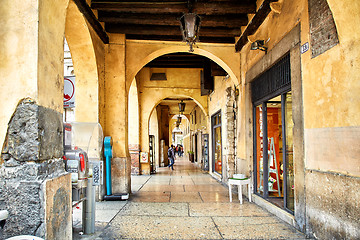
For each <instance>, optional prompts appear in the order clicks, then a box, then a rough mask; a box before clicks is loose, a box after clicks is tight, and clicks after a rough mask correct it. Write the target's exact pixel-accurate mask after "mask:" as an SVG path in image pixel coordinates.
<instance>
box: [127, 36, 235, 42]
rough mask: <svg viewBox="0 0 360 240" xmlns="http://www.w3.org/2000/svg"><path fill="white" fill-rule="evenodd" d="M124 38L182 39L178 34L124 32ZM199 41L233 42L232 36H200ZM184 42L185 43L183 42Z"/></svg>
mask: <svg viewBox="0 0 360 240" xmlns="http://www.w3.org/2000/svg"><path fill="white" fill-rule="evenodd" d="M126 39H130V40H159V41H180V42H181V41H182V37H181V36H180V35H176V36H174V35H173V36H171V35H168V36H159V35H133V34H126ZM199 39H200V43H201V42H203V43H223V44H234V43H235V38H234V37H204V36H200V37H199ZM184 44H186V43H184Z"/></svg>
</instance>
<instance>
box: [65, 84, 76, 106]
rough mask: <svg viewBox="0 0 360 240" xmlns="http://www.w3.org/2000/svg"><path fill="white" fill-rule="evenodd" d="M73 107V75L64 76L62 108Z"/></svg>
mask: <svg viewBox="0 0 360 240" xmlns="http://www.w3.org/2000/svg"><path fill="white" fill-rule="evenodd" d="M73 107H75V77H64V108H73Z"/></svg>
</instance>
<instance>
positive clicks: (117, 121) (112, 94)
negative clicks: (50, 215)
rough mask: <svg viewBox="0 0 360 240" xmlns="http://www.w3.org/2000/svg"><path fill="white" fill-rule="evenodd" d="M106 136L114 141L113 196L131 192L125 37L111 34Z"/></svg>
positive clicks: (106, 62)
mask: <svg viewBox="0 0 360 240" xmlns="http://www.w3.org/2000/svg"><path fill="white" fill-rule="evenodd" d="M104 133H105V134H104V135H105V136H111V137H112V139H113V159H112V163H111V173H112V188H113V189H112V190H113V193H130V191H131V158H130V154H129V150H128V101H127V93H126V86H125V35H124V34H111V35H110V43H109V44H108V46H107V52H106V55H105V127H104Z"/></svg>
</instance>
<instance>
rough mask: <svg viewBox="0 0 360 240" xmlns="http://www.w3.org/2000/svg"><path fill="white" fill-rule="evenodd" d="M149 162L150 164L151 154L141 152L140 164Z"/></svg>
mask: <svg viewBox="0 0 360 240" xmlns="http://www.w3.org/2000/svg"><path fill="white" fill-rule="evenodd" d="M148 162H149V153H148V152H140V163H148Z"/></svg>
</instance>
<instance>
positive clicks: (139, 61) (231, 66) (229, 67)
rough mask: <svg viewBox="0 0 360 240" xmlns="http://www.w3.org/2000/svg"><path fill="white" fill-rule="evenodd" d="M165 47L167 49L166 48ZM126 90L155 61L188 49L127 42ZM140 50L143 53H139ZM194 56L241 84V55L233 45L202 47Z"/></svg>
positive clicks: (195, 51) (170, 45)
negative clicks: (219, 69)
mask: <svg viewBox="0 0 360 240" xmlns="http://www.w3.org/2000/svg"><path fill="white" fill-rule="evenodd" d="M164 45H165V47H164ZM126 46H127V49H126V73H127V76H126V89H127V92H128V90H129V88H130V85H131V82H132V80H133V78H134V77H135V76H136V74H137V73H138V72H139V71H140V70H141V69H142V68H143V66H145V65H146V64H147V63H149V62H150V61H152V60H153V59H155V58H157V57H159V56H162V55H165V54H170V53H177V52H188V47H187V46H186V45H184V44H182V43H180V44H179V43H166V44H155V43H154V44H151V45H150V44H145V43H143V46H141V42H137V41H135V42H134V41H127V42H126ZM137 48H140V49H141V50H142V51H139V50H138V49H137ZM193 53H194V54H197V55H201V56H204V57H207V58H209V59H211V60H212V61H214V62H215V63H217V64H218V65H219V66H221V67H222V68H223V69H224V70H225V71H226V72H227V73H228V74H229V76H230V78H231V80H232V81H233V82H234V84H235V85H238V84H239V83H240V69H239V68H238V66H239V65H240V55H239V54H236V53H235V52H234V49H233V46H232V45H224V44H222V45H216V44H214V45H209V46H207V45H200V47H199V48H195V49H194V52H193Z"/></svg>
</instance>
